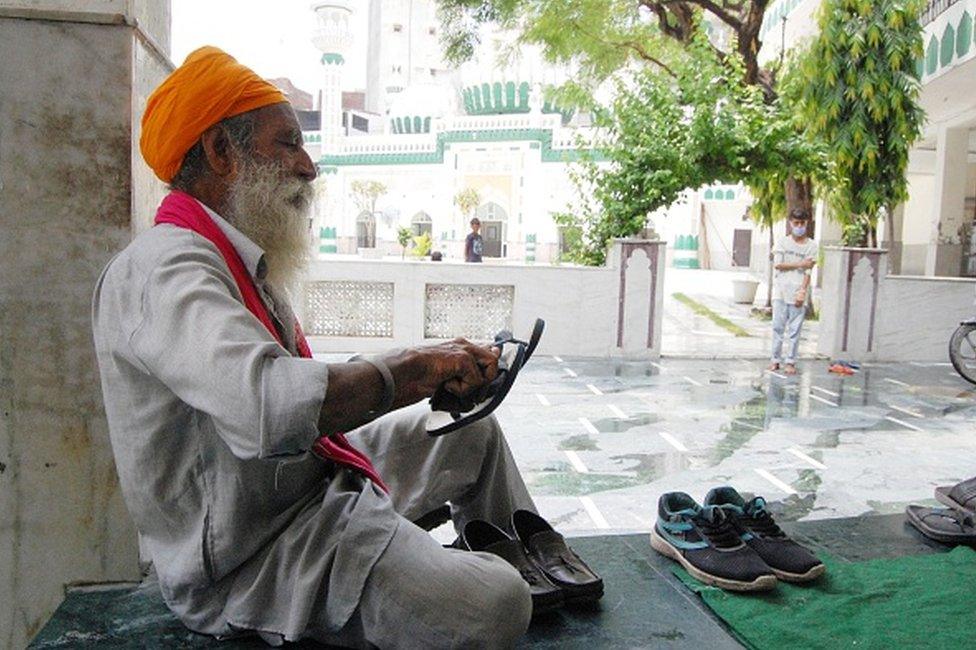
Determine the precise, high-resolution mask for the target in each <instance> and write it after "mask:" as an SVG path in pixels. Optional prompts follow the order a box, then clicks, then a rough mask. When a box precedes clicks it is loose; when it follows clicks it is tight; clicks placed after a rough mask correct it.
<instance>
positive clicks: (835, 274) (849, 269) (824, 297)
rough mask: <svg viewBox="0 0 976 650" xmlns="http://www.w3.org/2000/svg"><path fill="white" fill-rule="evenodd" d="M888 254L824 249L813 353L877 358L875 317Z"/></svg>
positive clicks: (856, 357) (860, 358)
mask: <svg viewBox="0 0 976 650" xmlns="http://www.w3.org/2000/svg"><path fill="white" fill-rule="evenodd" d="M887 256H888V251H886V250H883V249H878V248H844V247H840V246H826V247H824V268H823V276H822V277H823V290H822V291H821V292H820V296H821V303H820V335H819V338H818V341H817V352H819V353H820V354H825V355H827V356H829V357H830V358H832V359H849V360H855V361H871V360H874V359H876V358H877V355H878V314H879V303H880V299H881V290H882V284H883V283H884V280H885V277H886V275H887V268H888V264H887Z"/></svg>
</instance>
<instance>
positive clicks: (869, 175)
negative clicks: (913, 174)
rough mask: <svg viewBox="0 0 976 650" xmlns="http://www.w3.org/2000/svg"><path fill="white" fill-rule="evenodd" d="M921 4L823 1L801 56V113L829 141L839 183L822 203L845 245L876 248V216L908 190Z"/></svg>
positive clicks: (916, 117)
mask: <svg viewBox="0 0 976 650" xmlns="http://www.w3.org/2000/svg"><path fill="white" fill-rule="evenodd" d="M923 6H924V3H923V2H921V1H920V0H872V1H871V2H867V1H861V2H854V1H852V0H824V3H823V5H822V6H821V11H820V16H819V26H820V34H819V35H818V37H817V38H816V40H815V41H814V42H813V44H812V46H811V48H810V51H809V53H808V54H807V56H806V57H805V59H804V61H803V72H804V77H805V79H804V84H803V89H802V104H801V106H802V111H803V116H804V117H805V118H806V121H807V123H808V124H809V128H810V130H811V132H812V133H813V134H814V135H815V136H817V137H819V138H822V139H823V140H824V141H825V143H826V145H827V149H828V155H829V158H830V162H831V164H832V166H833V168H834V173H835V175H836V178H837V181H838V182H837V183H835V184H834V185H833V187H832V190H831V191H830V192H829V193H827V201H828V204H829V205H830V207H831V209H832V212H833V214H834V215H835V217H836V218H837V219H838V220H839V221H840V222H841V224H842V225H843V227H844V242H845V243H846V244H848V245H854V246H863V245H870V246H876V245H877V224H878V217H879V215H881V214H882V213H883V212H886V213H887V214H891V212H892V210H893V209H894V207H895V206H896V205H897V204H898V203H901V202H902V201H904V200H905V199H906V198H907V196H908V187H907V179H906V176H905V169H906V167H907V165H908V151H909V149H910V148H911V146H912V144H913V143H914V142H915V141H916V140H917V139H918V137H919V135H920V133H921V129H922V122H923V119H924V114H923V112H922V109H921V108H920V106H919V104H918V96H919V92H920V87H919V81H918V73H917V71H916V69H915V62H916V61H917V60H918V59H919V58H921V56H922V28H921V26H920V24H919V21H918V16H919V13H920V11H921V9H922V7H923ZM888 221H889V222H890V219H889V220H888Z"/></svg>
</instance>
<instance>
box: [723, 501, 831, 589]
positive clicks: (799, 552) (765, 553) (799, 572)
mask: <svg viewBox="0 0 976 650" xmlns="http://www.w3.org/2000/svg"><path fill="white" fill-rule="evenodd" d="M709 506H711V507H714V508H720V509H721V510H723V511H724V512H725V513H726V515H727V518H728V519H730V520H731V521H732V524H733V526H734V527H735V530H736V532H737V533H738V534H739V537H740V538H741V539H742V541H743V542H745V543H746V544H747V545H748V546H749V547H750V548H752V549H753V550H754V551H755V552H756V553H757V554H758V555H759V557H761V558H762V559H763V561H765V562H766V564H767V565H769V568H770V569H772V570H773V573H775V574H776V577H777V578H779V579H780V580H785V581H786V582H809V581H811V580H816V579H817V578H819V577H820V576H821V575H823V572H824V571H825V570H826V567H825V566H824V564H823V562H821V561H820V560H819V559H817V556H816V555H814V554H813V553H811V552H810V551H809V550H807V549H806V548H804V547H803V546H800V545H799V544H797V543H796V542H794V541H793V540H792V539H790V538H789V536H787V534H786V533H784V532H783V531H782V529H780V527H779V526H777V525H776V522H775V521H774V520H773V517H772V515H770V514H769V511H768V510H767V509H766V500H765V499H763V498H762V497H755V498H753V499H752V500H750V501H746V500H745V499H744V498H743V497H742V495H740V494H739V493H738V492H737V491H736V489H735V488H733V487H730V486H724V487H718V488H713V489H712V490H710V491H709V492H708V494H707V495H706V496H705V507H709Z"/></svg>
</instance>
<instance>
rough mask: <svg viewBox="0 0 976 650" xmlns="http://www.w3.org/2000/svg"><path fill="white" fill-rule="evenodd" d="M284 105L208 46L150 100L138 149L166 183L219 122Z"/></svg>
mask: <svg viewBox="0 0 976 650" xmlns="http://www.w3.org/2000/svg"><path fill="white" fill-rule="evenodd" d="M286 101H288V100H287V99H285V96H284V94H282V92H281V91H280V90H278V89H277V88H276V87H275V86H273V85H272V84H270V83H268V82H267V81H265V80H264V79H262V78H261V77H259V76H258V75H257V74H255V73H254V71H253V70H251V69H250V68H247V67H245V66H243V65H241V64H240V63H238V62H237V60H236V59H235V58H234V57H232V56H230V55H229V54H227V53H226V52H224V51H222V50H220V49H218V48H216V47H211V46H206V47H201V48H200V49H198V50H195V51H193V52H191V53H190V56H188V57H186V61H184V62H183V65H181V66H180V67H179V68H177V69H176V70H175V71H174V72H173V74H171V75H170V76H169V77H167V78H166V80H165V81H164V82H163V83H162V84H160V86H159V87H158V88H157V89H156V90H155V91H153V94H152V95H150V96H149V101H148V102H147V103H146V112H145V113H144V114H143V116H142V137H141V138H140V139H139V148H140V149H141V150H142V157H143V158H145V159H146V162H147V163H149V166H150V167H152V170H153V171H154V172H156V176H158V177H159V178H160V179H161V180H163V181H164V182H166V183H169V182H170V181H171V180H173V177H174V176H176V172H178V171H179V169H180V165H182V164H183V157H184V156H186V152H187V151H189V150H190V148H191V147H192V146H193V145H194V144H196V142H197V140H199V139H200V136H201V135H203V132H204V131H206V130H207V129H209V128H210V127H211V126H213V125H214V124H216V123H217V122H220V121H221V120H223V119H225V118H228V117H233V116H234V115H240V114H241V113H246V112H248V111H253V110H254V109H256V108H261V107H262V106H268V105H270V104H279V103H281V102H286Z"/></svg>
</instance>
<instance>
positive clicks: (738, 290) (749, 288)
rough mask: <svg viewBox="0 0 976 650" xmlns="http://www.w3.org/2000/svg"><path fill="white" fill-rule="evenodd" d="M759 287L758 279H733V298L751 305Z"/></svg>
mask: <svg viewBox="0 0 976 650" xmlns="http://www.w3.org/2000/svg"><path fill="white" fill-rule="evenodd" d="M758 288H759V282H758V281H757V280H732V299H733V300H734V301H735V302H737V303H741V304H746V305H751V304H752V303H753V301H754V300H755V299H756V290H757V289H758Z"/></svg>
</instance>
